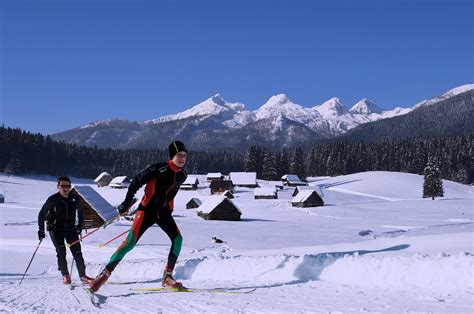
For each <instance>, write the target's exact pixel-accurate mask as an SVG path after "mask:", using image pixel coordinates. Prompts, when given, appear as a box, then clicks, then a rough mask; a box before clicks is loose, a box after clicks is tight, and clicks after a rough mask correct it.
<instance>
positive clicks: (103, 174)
mask: <svg viewBox="0 0 474 314" xmlns="http://www.w3.org/2000/svg"><path fill="white" fill-rule="evenodd" d="M105 176H111V175H110V173H108V172H107V171H104V172H102V173H101V174H99V176H98V177H97V178H95V180H94V182H95V183H97V182H99V181H100V180H101V179H102V178H103V177H105Z"/></svg>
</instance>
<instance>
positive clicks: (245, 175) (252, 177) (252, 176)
mask: <svg viewBox="0 0 474 314" xmlns="http://www.w3.org/2000/svg"><path fill="white" fill-rule="evenodd" d="M229 178H230V180H231V181H232V184H234V185H255V184H257V173H256V172H231V173H229Z"/></svg>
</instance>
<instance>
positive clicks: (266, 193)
mask: <svg viewBox="0 0 474 314" xmlns="http://www.w3.org/2000/svg"><path fill="white" fill-rule="evenodd" d="M253 195H254V197H255V199H256V200H259V199H277V198H278V193H277V190H276V188H256V189H255V190H254V191H253Z"/></svg>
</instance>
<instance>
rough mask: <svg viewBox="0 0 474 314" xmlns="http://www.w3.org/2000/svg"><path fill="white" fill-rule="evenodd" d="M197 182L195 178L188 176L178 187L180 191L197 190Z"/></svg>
mask: <svg viewBox="0 0 474 314" xmlns="http://www.w3.org/2000/svg"><path fill="white" fill-rule="evenodd" d="M198 184H199V180H198V178H197V177H194V176H189V177H187V178H186V180H185V181H184V182H183V184H181V186H180V187H179V188H180V189H181V190H197V188H198Z"/></svg>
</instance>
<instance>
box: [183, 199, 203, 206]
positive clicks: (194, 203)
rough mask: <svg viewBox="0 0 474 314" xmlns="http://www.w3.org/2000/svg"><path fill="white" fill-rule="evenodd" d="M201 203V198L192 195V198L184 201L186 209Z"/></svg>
mask: <svg viewBox="0 0 474 314" xmlns="http://www.w3.org/2000/svg"><path fill="white" fill-rule="evenodd" d="M201 205H202V202H201V200H200V199H198V198H195V197H193V198H192V199H190V200H189V202H187V203H186V209H192V208H198V207H199V206H201Z"/></svg>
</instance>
